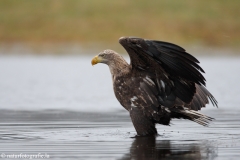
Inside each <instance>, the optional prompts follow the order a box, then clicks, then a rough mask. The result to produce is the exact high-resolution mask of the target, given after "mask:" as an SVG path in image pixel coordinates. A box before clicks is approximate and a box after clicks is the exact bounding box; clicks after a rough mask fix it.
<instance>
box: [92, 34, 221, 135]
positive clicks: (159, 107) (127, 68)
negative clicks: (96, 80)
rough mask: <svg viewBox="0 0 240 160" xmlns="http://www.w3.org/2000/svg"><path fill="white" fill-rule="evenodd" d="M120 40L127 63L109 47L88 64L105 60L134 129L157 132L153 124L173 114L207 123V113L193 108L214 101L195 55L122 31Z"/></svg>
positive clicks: (116, 92)
mask: <svg viewBox="0 0 240 160" xmlns="http://www.w3.org/2000/svg"><path fill="white" fill-rule="evenodd" d="M119 43H120V44H121V45H122V46H123V47H124V48H125V50H126V51H127V52H128V54H129V56H130V60H131V63H130V64H128V63H127V62H126V61H125V60H124V59H123V58H122V56H120V55H119V54H118V53H116V52H115V51H113V50H105V51H103V52H101V53H99V54H98V56H96V57H94V58H93V60H92V64H93V65H94V64H97V63H105V64H107V65H108V66H109V68H110V72H111V74H112V80H113V88H114V93H115V96H116V98H117V99H118V101H119V102H120V103H121V105H122V106H123V107H124V108H125V109H126V110H128V111H129V113H130V117H131V119H132V122H133V125H134V127H135V129H136V131H137V134H138V135H140V136H146V135H154V134H157V130H156V128H155V124H156V123H158V124H163V125H169V123H170V120H171V119H172V118H184V119H189V120H191V121H194V122H197V123H199V124H201V125H204V126H206V125H208V123H209V121H211V120H212V118H211V117H208V116H205V115H203V114H201V113H199V112H197V111H198V110H200V109H201V108H202V107H205V105H206V104H208V103H209V99H210V101H211V102H212V104H213V105H215V106H217V101H216V100H215V98H214V97H213V96H212V94H211V93H210V92H209V91H208V90H207V89H206V88H205V78H204V77H203V75H202V74H201V72H204V71H203V69H202V68H201V67H200V66H199V65H198V63H199V61H198V60H197V59H196V58H195V57H193V56H192V55H190V54H188V53H187V52H185V50H184V49H183V48H181V47H179V46H177V45H175V44H172V43H168V42H162V41H155V40H145V39H142V38H129V37H122V38H120V39H119Z"/></svg>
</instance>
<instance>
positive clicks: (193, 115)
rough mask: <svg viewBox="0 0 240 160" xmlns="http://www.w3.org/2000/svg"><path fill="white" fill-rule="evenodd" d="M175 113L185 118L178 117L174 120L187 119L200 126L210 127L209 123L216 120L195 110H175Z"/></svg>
mask: <svg viewBox="0 0 240 160" xmlns="http://www.w3.org/2000/svg"><path fill="white" fill-rule="evenodd" d="M174 112H177V113H179V114H181V115H183V117H181V116H179V115H178V117H173V118H179V117H180V118H185V119H189V120H191V121H194V122H196V123H198V124H200V125H203V126H208V125H209V123H210V122H211V121H212V120H214V118H211V117H208V116H206V115H204V114H201V113H199V112H197V111H194V110H190V109H188V108H183V109H176V110H174Z"/></svg>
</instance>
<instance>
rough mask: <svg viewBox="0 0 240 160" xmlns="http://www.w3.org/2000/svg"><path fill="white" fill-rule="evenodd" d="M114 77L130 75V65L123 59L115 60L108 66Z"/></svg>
mask: <svg viewBox="0 0 240 160" xmlns="http://www.w3.org/2000/svg"><path fill="white" fill-rule="evenodd" d="M108 66H109V69H110V72H111V74H112V77H117V76H123V75H126V74H128V73H129V71H130V69H129V64H128V63H127V62H126V61H125V59H123V58H122V57H120V56H119V57H117V58H115V59H114V60H113V61H112V62H111V63H109V64H108Z"/></svg>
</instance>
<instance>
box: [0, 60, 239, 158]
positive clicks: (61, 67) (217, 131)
mask: <svg viewBox="0 0 240 160" xmlns="http://www.w3.org/2000/svg"><path fill="white" fill-rule="evenodd" d="M91 58H92V57H88V56H76V57H71V56H69V57H65V56H62V57H51V56H42V57H41V56H40V57H36V56H33V57H31V56H25V57H18V56H1V57H0V97H1V98H0V157H2V159H10V158H11V157H7V156H11V155H20V154H22V155H23V156H29V157H27V158H30V156H31V155H33V156H34V155H35V156H36V155H38V154H40V155H41V156H45V157H44V158H51V159H117V160H127V159H137V160H139V159H160V158H161V159H173V158H176V159H194V160H195V159H217V160H218V159H221V160H222V159H238V157H239V156H240V116H239V113H240V107H239V103H240V91H239V88H240V84H239V82H238V81H239V79H240V74H239V73H240V72H239V71H240V58H239V57H234V58H225V57H220V58H216V57H211V58H207V57H200V58H199V59H200V61H201V66H202V67H203V68H204V70H205V71H206V73H207V74H206V75H205V77H206V79H207V88H208V89H209V90H210V91H211V92H212V94H213V95H214V96H215V98H216V99H217V100H218V102H219V108H218V109H217V108H215V107H213V106H211V105H208V106H207V108H206V109H203V110H202V112H203V113H204V114H207V115H208V116H211V117H214V118H215V119H216V120H215V121H214V122H213V123H211V125H210V127H202V126H200V125H198V124H196V123H193V122H190V121H186V120H173V121H172V124H171V126H170V127H169V126H162V125H157V129H158V132H159V134H160V135H159V136H158V137H155V138H154V137H152V138H150V137H147V138H131V137H134V136H135V134H136V133H135V130H134V128H133V126H132V123H131V121H130V118H129V116H128V114H127V112H126V111H125V110H124V109H123V108H122V107H121V106H120V104H119V103H118V101H117V100H116V98H115V97H114V95H113V91H112V83H111V77H110V73H109V69H108V68H107V66H105V65H101V64H99V65H96V66H94V67H92V66H91V64H90V60H91Z"/></svg>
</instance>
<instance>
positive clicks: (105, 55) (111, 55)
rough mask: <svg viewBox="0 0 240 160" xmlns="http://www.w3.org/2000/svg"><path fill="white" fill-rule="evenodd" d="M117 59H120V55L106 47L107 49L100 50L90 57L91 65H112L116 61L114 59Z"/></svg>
mask: <svg viewBox="0 0 240 160" xmlns="http://www.w3.org/2000/svg"><path fill="white" fill-rule="evenodd" d="M118 59H122V56H120V55H119V54H118V53H116V52H115V51H113V50H110V49H107V50H104V51H102V52H100V53H99V54H98V55H97V56H95V57H94V58H93V59H92V65H95V64H98V63H104V64H107V65H112V64H114V63H116V61H117V60H118Z"/></svg>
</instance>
